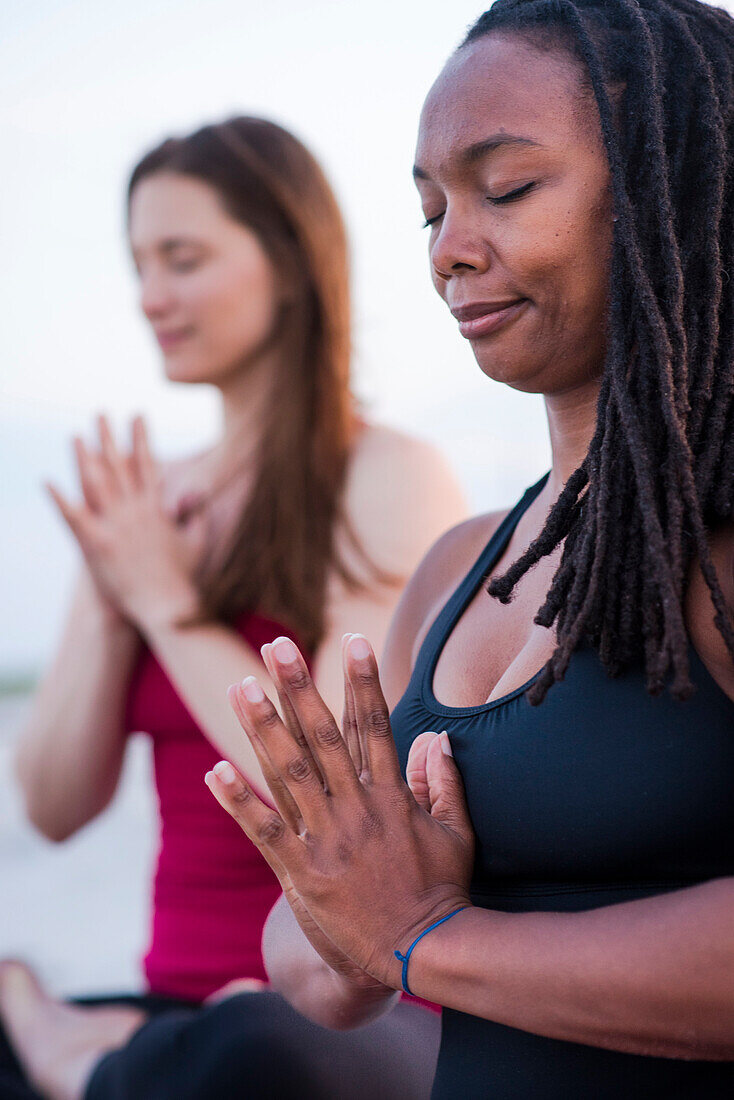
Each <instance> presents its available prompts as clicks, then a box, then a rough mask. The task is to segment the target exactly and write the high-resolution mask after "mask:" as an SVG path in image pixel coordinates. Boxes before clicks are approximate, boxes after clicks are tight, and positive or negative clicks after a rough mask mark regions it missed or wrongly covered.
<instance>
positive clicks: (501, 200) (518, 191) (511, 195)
mask: <svg viewBox="0 0 734 1100" xmlns="http://www.w3.org/2000/svg"><path fill="white" fill-rule="evenodd" d="M533 187H535V180H532V182H531V183H524V184H523V185H522V187H516V188H515V190H514V191H508V192H507V194H506V195H498V196H497V198H492V196H491V195H487V201H488V202H491V203H492V204H493V205H494V206H503V205H504V204H505V203H510V202H515V200H516V199H521V198H522V197H523V195H526V194H527V192H528V191H531V190H532V188H533ZM442 217H443V214H436V216H435V218H426V220H425V221H424V223H423V228H424V229H428V228H429V227H430V226H432V225H433V224H434V222H437V221H438V219H439V218H442Z"/></svg>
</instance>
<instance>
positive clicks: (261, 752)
mask: <svg viewBox="0 0 734 1100" xmlns="http://www.w3.org/2000/svg"><path fill="white" fill-rule="evenodd" d="M237 688H238V685H237V684H233V685H232V686H231V687H230V688H229V689H228V690H227V698H228V700H229V705H230V706H231V707H232V710H233V711H234V713H235V715H236V717H237V720H238V721H239V723H240V725H241V726H242V728H243V729H245V727H246V724H247V716H246V714H245V712H244V710H243V709H242V706H241V704H240V700H239V692H238V690H237ZM247 732H248V736H249V738H250V744H251V745H252V747H253V749H254V750H255V755H256V756H257V759H258V763H259V764H260V767H261V769H262V773H263V775H264V777H265V782H266V783H267V785H268V787H269V789H270V793H271V794H272V796H273V800H274V802H275V805H276V807H277V809H278V812H279V813H280V816H281V817H282V818H283V820H284V821H286V822H287V823H288V825H289V826H290V828H291V829H292V830H293V832H294V833H297V834H300V833H302V832H303V830H304V828H305V826H304V824H303V818H302V817H301V812H300V810H299V809H298V806H297V805H296V803H295V802H294V801H293V797H292V795H291V793H290V791H289V790H288V788H287V787H286V785H285V783H283V781H282V780H281V779H280V777H279V776H278V775H277V774H276V772H275V771H274V769H273V765H272V764H271V763H270V757H269V756H268V754H267V752H266V751H265V747H264V745H263V744H262V742H261V740H260V738H259V737H257V736H256V734H255V733H254V731H252V730H248V731H247Z"/></svg>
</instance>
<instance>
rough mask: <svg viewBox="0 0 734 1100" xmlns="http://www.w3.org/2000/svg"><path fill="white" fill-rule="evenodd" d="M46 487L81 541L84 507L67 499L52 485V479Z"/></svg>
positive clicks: (73, 532) (70, 527) (72, 531)
mask: <svg viewBox="0 0 734 1100" xmlns="http://www.w3.org/2000/svg"><path fill="white" fill-rule="evenodd" d="M45 488H46V492H47V493H48V495H49V496H50V497H51V499H52V500H53V502H54V504H55V505H56V507H57V508H58V510H59V512H60V513H61V516H62V518H63V519H64V521H65V522H66V524H67V526H68V527H69V529H70V530H71V533H72V534H73V535H74V537H75V538H76V539H77V540H79V541H81V537H82V531H83V524H84V511H85V510H84V508H83V507H80V506H78V505H74V504H72V503H71V501H69V500H67V499H66V497H65V496H64V494H63V493H62V492H61V490H60V489H57V488H56V486H55V485H52V484H51V482H50V481H47V482H46V483H45Z"/></svg>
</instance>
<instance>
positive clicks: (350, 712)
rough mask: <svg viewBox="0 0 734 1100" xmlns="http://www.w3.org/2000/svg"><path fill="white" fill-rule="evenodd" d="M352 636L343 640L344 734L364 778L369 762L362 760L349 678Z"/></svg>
mask: <svg viewBox="0 0 734 1100" xmlns="http://www.w3.org/2000/svg"><path fill="white" fill-rule="evenodd" d="M351 637H352V635H351V634H345V635H344V637H343V638H342V670H343V673H344V716H343V719H342V734H343V736H344V740H345V741H346V743H347V748H348V749H349V755H350V756H351V758H352V763H353V764H354V770H355V771H356V773H357V775H358V776H360V778H361V777H362V775H363V774H364V773H366V771H367V761H366V760H365V761H363V760H362V747H361V745H360V743H359V728H358V726H357V713H356V711H355V709H354V692H353V691H352V685H351V684H350V683H349V677H348V676H347V657H346V652H347V644H348V642H349V639H350V638H351Z"/></svg>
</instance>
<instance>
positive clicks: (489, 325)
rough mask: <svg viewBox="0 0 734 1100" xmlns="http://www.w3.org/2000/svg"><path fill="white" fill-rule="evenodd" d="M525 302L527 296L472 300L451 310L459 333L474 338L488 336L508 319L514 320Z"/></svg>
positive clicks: (468, 338) (470, 338) (466, 337)
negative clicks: (491, 300) (490, 300)
mask: <svg viewBox="0 0 734 1100" xmlns="http://www.w3.org/2000/svg"><path fill="white" fill-rule="evenodd" d="M527 303H528V299H527V298H513V299H506V300H505V301H501V302H474V303H472V304H470V305H465V306H454V307H453V308H452V310H451V312H452V314H453V315H454V317H455V318H456V320H457V321H458V322H459V332H460V333H461V335H462V336H463V337H464V338H465V339H466V340H475V339H477V338H478V337H480V336H489V334H490V333H493V332H496V331H497V329H498V328H500V327H501V326H502V325H504V324H506V323H507V322H508V321H512V320H514V319H515V317H517V316H518V314H520V313H521V312H522V311H523V309H524V308H525V306H526V305H527Z"/></svg>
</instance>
